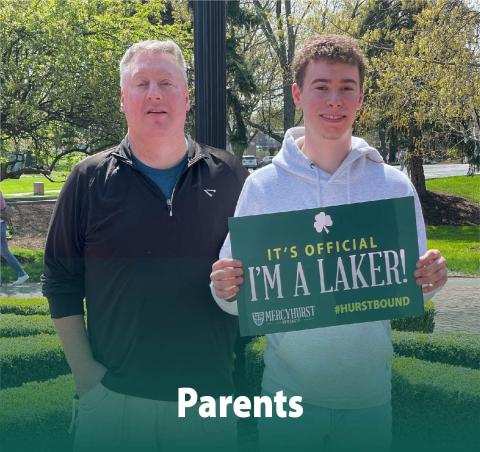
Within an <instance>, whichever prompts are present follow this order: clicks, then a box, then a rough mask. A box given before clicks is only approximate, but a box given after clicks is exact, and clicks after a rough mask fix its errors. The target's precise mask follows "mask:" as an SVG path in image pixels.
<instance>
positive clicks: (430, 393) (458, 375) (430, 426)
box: [392, 357, 480, 452]
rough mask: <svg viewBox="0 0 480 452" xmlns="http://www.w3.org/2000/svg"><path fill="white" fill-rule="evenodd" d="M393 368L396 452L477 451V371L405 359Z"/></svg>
mask: <svg viewBox="0 0 480 452" xmlns="http://www.w3.org/2000/svg"><path fill="white" fill-rule="evenodd" d="M392 370H393V372H392V408H393V416H394V417H393V434H394V442H395V446H396V447H395V450H398V451H404V450H414V451H418V452H420V451H422V452H423V451H449V452H451V451H476V450H478V444H480V434H479V425H480V371H479V370H476V369H467V368H464V367H457V366H450V365H448V364H440V363H430V362H426V361H421V360H418V359H415V358H406V357H396V358H394V360H393V368H392Z"/></svg>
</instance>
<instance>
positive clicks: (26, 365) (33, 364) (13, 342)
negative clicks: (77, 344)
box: [0, 334, 70, 388]
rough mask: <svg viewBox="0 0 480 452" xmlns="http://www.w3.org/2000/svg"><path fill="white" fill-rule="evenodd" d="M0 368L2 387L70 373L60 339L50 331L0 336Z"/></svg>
mask: <svg viewBox="0 0 480 452" xmlns="http://www.w3.org/2000/svg"><path fill="white" fill-rule="evenodd" d="M0 369H1V370H2V388H9V387H13V386H20V385H22V384H23V383H26V382H27V381H36V380H38V381H42V380H48V379H50V378H55V377H58V376H59V375H64V374H67V373H69V372H70V368H69V366H68V364H67V361H66V359H65V355H64V354H63V350H62V346H61V343H60V339H59V338H58V336H56V335H53V334H39V335H36V336H26V337H14V338H2V339H0Z"/></svg>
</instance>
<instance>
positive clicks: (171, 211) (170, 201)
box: [167, 155, 205, 217]
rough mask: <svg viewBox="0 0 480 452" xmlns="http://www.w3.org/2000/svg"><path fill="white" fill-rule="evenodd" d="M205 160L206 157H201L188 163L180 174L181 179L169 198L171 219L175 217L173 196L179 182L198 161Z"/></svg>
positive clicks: (168, 204)
mask: <svg viewBox="0 0 480 452" xmlns="http://www.w3.org/2000/svg"><path fill="white" fill-rule="evenodd" d="M204 158H205V156H204V155H200V156H199V157H197V158H196V159H194V160H192V161H191V162H188V163H187V167H186V168H185V169H184V170H183V172H182V174H180V177H179V178H178V179H177V182H175V185H174V186H173V190H172V194H171V195H170V198H167V209H168V215H169V216H170V217H172V216H173V195H174V194H175V189H176V188H177V184H178V182H179V181H180V179H181V178H182V177H183V175H184V174H185V173H186V172H187V170H188V169H190V168H191V167H192V166H193V165H194V164H195V163H197V162H198V161H200V160H202V159H204Z"/></svg>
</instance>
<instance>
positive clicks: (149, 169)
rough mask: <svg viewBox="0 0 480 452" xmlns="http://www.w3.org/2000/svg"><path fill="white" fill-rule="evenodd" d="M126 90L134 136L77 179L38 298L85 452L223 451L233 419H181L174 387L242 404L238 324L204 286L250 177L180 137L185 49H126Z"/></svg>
mask: <svg viewBox="0 0 480 452" xmlns="http://www.w3.org/2000/svg"><path fill="white" fill-rule="evenodd" d="M120 87H121V104H120V105H121V110H122V111H123V112H124V114H125V117H126V120H127V124H128V134H127V136H126V137H125V139H124V140H123V141H122V143H121V144H120V145H119V146H118V147H116V148H113V149H110V150H107V151H104V152H101V153H99V154H96V155H94V156H92V157H89V158H87V159H85V160H84V161H82V162H81V163H80V164H79V165H77V167H76V168H75V169H74V170H73V172H72V173H71V175H70V177H69V178H68V180H67V182H66V183H65V186H64V188H63V190H62V193H61V194H60V197H59V199H58V201H57V204H56V208H55V212H54V215H53V219H52V222H51V224H50V229H49V234H48V239H47V246H46V251H45V274H44V277H43V291H44V294H45V296H46V297H47V298H48V301H49V304H50V310H51V315H52V317H53V319H54V323H55V327H56V329H57V332H58V334H59V336H60V338H61V340H62V343H63V347H64V350H65V355H66V357H67V360H68V363H69V365H70V367H71V369H72V374H73V378H74V381H75V385H76V388H77V392H78V395H79V397H80V399H79V415H78V419H77V433H76V441H75V444H76V450H85V449H89V450H92V448H93V450H96V449H98V450H107V449H108V450H110V449H112V450H137V449H138V448H142V449H141V450H156V449H157V447H166V448H167V450H171V449H173V448H175V447H176V446H182V448H183V447H185V448H188V449H190V450H191V449H192V447H194V448H198V446H200V445H201V444H202V442H203V441H205V440H206V439H208V438H211V439H212V438H213V441H214V444H216V445H217V446H218V447H223V446H225V445H226V443H225V442H223V441H224V440H225V441H226V442H228V441H230V440H231V439H232V437H231V436H229V435H230V434H231V435H234V422H233V420H230V421H228V422H229V424H228V425H227V424H224V425H220V426H219V425H217V424H216V423H215V424H214V425H213V424H212V420H208V419H200V418H198V414H197V415H196V416H195V415H191V416H190V419H189V418H188V417H187V419H179V418H178V417H177V402H176V401H177V394H178V388H179V387H190V388H194V389H195V390H196V391H197V393H198V396H199V397H200V396H202V395H209V396H212V397H215V398H218V397H219V396H221V395H229V394H232V393H233V382H232V367H233V346H234V340H235V337H236V331H237V322H236V319H235V318H234V317H232V316H229V315H228V314H225V313H224V312H223V311H221V310H220V309H219V308H218V307H217V306H216V305H215V304H214V303H212V301H211V296H210V291H209V286H208V282H209V274H210V271H211V265H212V263H213V262H214V261H215V259H216V256H217V255H218V252H219V250H220V247H221V245H222V243H223V240H224V238H225V236H226V234H227V232H228V229H227V227H228V225H227V218H228V217H229V216H233V213H234V209H235V204H236V201H237V197H238V195H239V193H240V190H241V188H242V185H243V182H244V180H245V178H246V176H247V173H246V171H245V170H244V168H243V167H242V166H241V163H240V162H239V160H238V159H237V158H235V157H234V156H233V155H230V154H228V153H227V152H225V151H221V150H218V149H214V148H210V147H207V146H202V145H199V144H198V143H195V142H194V141H193V140H191V139H186V138H185V132H184V127H185V118H186V113H187V111H188V110H189V108H190V102H189V93H188V87H187V80H186V72H185V62H184V59H183V56H182V53H181V51H180V49H179V48H178V46H177V45H176V44H174V43H173V42H169V41H167V42H160V41H144V42H140V43H137V44H135V45H133V46H132V47H130V48H129V49H128V50H127V52H126V53H125V55H124V56H123V58H122V61H121V63H120ZM84 299H85V300H86V308H87V313H88V316H87V319H88V334H87V329H86V328H85V324H84V305H83V300H84ZM207 421H210V422H207ZM217 422H218V420H217ZM219 435H220V436H219ZM209 447H210V445H209Z"/></svg>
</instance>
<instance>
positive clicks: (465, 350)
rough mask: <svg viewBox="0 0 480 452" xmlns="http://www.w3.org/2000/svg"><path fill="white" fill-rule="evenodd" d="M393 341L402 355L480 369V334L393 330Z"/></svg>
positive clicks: (397, 351) (396, 351)
mask: <svg viewBox="0 0 480 452" xmlns="http://www.w3.org/2000/svg"><path fill="white" fill-rule="evenodd" d="M392 341H393V348H394V350H395V353H397V354H399V355H402V356H411V357H414V358H418V359H422V360H426V361H432V362H438V363H445V364H451V365H455V366H463V367H470V368H472V369H480V335H474V334H461V333H443V334H439V333H434V334H424V333H411V332H403V331H392Z"/></svg>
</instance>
